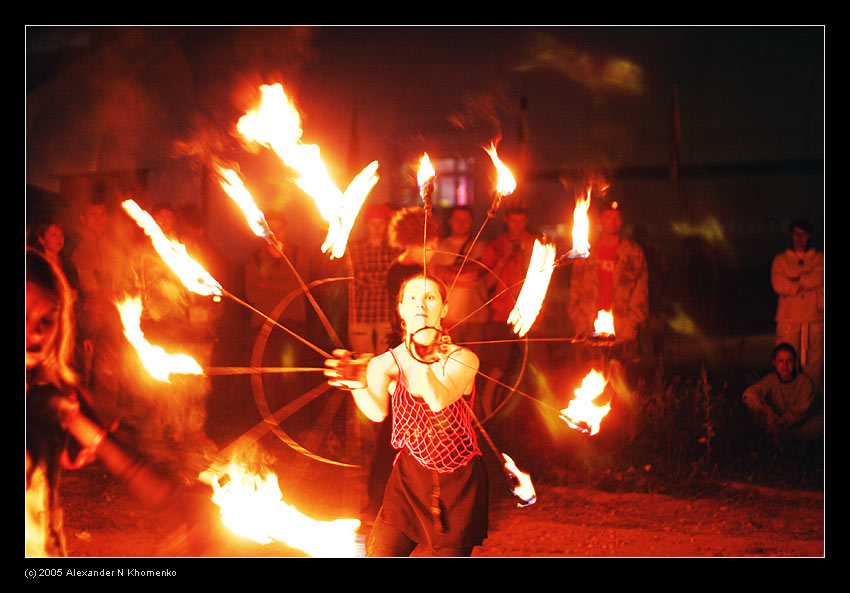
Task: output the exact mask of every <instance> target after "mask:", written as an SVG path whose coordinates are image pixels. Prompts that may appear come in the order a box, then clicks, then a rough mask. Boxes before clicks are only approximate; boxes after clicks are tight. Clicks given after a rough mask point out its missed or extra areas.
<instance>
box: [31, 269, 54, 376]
mask: <svg viewBox="0 0 850 593" xmlns="http://www.w3.org/2000/svg"><path fill="white" fill-rule="evenodd" d="M26 310H27V321H26V332H27V338H26V339H27V342H26V368H27V370H29V369H32V368H35V367H37V366H38V365H40V364H41V363H43V362H44V360H45V358H46V357H47V354H48V353H49V352H50V351H51V349H52V348H54V347H55V344H56V340H57V335H58V333H59V313H60V311H59V303H58V301H57V300H56V299H55V298H54V297H53V296H52V295H50V294H49V293H48V292H47V291H46V290H44V289H43V288H42V287H41V286H39V285H38V284H34V283H32V282H27V295H26Z"/></svg>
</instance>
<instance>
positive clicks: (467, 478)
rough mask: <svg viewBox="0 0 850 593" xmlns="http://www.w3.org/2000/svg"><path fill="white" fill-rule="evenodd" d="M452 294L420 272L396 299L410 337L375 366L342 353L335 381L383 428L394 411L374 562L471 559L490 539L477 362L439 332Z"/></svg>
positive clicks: (372, 541) (333, 369) (333, 362)
mask: <svg viewBox="0 0 850 593" xmlns="http://www.w3.org/2000/svg"><path fill="white" fill-rule="evenodd" d="M447 311H448V307H447V304H446V287H445V285H444V284H443V283H442V282H441V281H440V280H438V279H437V278H435V277H432V276H430V275H428V274H426V273H424V272H423V273H419V274H416V275H414V276H412V277H410V278H408V279H407V280H406V281H405V282H404V283H403V284H402V286H401V290H400V291H399V295H398V313H399V316H400V318H401V323H402V328H403V331H404V337H403V341H402V343H401V344H399V345H397V346H396V347H394V348H391V349H390V350H388V351H387V352H385V353H383V354H380V355H378V356H375V357H373V358H371V359H364V358H362V357H357V356H355V355H352V353H350V352H348V351H345V350H336V351H334V358H332V359H329V360H327V361H326V363H325V364H326V365H327V366H328V367H329V368H328V369H327V370H326V371H325V375H326V376H328V377H329V380H328V382H329V384H330V385H332V386H335V387H341V388H344V389H348V390H350V391H351V392H352V394H353V396H354V401H355V402H356V404H357V406H358V407H359V408H360V410H361V411H362V412H363V413H364V414H365V415H366V416H367V417H368V418H369V419H370V420H372V421H374V422H381V421H382V420H383V419H384V418H386V416H387V415H388V414H389V413H390V409H391V410H392V445H393V447H394V448H396V449H400V451H399V453H398V454H397V456H396V459H395V462H394V464H393V470H392V473H391V475H390V479H389V482H388V484H387V487H386V490H385V493H384V500H383V504H382V507H381V510H380V512H379V513H378V517H377V519H376V521H375V524H374V526H373V528H372V532H371V534H370V536H369V538H368V541H367V545H366V554H367V556H409V555H410V554H411V553H412V552H413V550H414V549H415V548H416V547H417V545H423V546H428V547H429V548H430V549H431V552H432V554H433V555H435V556H469V555H470V554H471V553H472V549H473V548H474V547H475V546H476V545H480V544H481V543H482V542H483V540H484V539H485V537H486V536H487V514H488V480H487V473H486V469H485V468H484V464H483V461H482V459H481V451H480V450H479V448H478V442H477V438H476V434H475V431H474V427H473V417H472V414H471V409H472V403H473V402H472V399H473V396H474V390H475V376H476V374H477V371H478V364H479V362H478V357H477V356H476V355H475V353H473V352H472V351H471V350H469V349H467V348H463V347H461V346H457V345H455V344H452V343H451V342H450V340H449V339H448V336H447V334H445V333H443V332H442V330H441V322H442V319H443V318H444V317H445V315H446V313H447Z"/></svg>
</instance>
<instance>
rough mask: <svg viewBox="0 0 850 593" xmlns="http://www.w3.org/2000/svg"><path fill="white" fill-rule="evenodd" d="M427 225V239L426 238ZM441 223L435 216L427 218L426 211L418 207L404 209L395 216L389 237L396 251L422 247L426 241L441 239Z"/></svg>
mask: <svg viewBox="0 0 850 593" xmlns="http://www.w3.org/2000/svg"><path fill="white" fill-rule="evenodd" d="M426 224H427V237H426ZM440 232H441V228H440V221H439V219H437V218H436V217H435V216H429V217H428V218H427V223H426V218H425V211H424V210H423V209H422V208H420V207H418V206H410V207H408V208H403V209H401V210H399V211H398V212H396V213H395V214H394V215H393V218H392V220H391V221H390V226H389V230H388V237H389V242H390V246H391V247H393V248H394V249H407V248H408V247H411V246H414V245H422V244H423V242H424V241H426V240H430V239H439V238H440Z"/></svg>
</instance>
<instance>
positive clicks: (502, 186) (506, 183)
mask: <svg viewBox="0 0 850 593" xmlns="http://www.w3.org/2000/svg"><path fill="white" fill-rule="evenodd" d="M482 148H484V147H483V146H482ZM484 150H485V151H486V152H487V154H489V155H490V159H492V161H493V165H495V166H496V193H497V194H498V195H499V196H509V195H511V194H512V193H514V191H515V190H516V180H515V179H514V176H513V174H512V173H511V170H510V169H508V168H507V167H506V166H505V164H504V163H503V162H502V161H501V159H500V158H499V155H498V154H497V153H496V143H495V142H490V148H484Z"/></svg>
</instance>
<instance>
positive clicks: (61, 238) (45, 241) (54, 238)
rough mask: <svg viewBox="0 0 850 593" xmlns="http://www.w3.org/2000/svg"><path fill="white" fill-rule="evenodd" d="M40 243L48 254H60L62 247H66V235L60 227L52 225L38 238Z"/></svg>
mask: <svg viewBox="0 0 850 593" xmlns="http://www.w3.org/2000/svg"><path fill="white" fill-rule="evenodd" d="M38 242H39V243H41V246H42V247H43V248H44V251H46V252H48V253H59V252H60V251H62V247H64V246H65V233H64V231H62V229H61V228H60V227H59V226H58V225H55V224H52V225H50V226H49V227H47V230H46V231H45V232H44V234H43V235H42V236H41V237H39V238H38Z"/></svg>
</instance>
